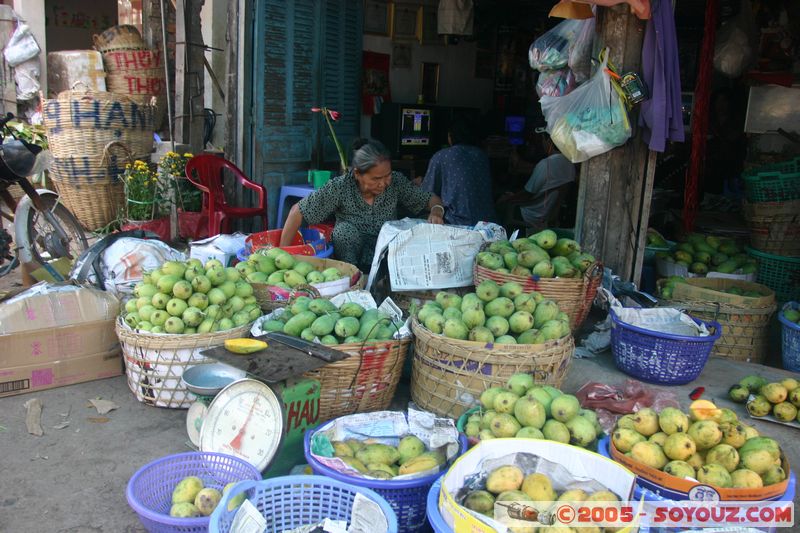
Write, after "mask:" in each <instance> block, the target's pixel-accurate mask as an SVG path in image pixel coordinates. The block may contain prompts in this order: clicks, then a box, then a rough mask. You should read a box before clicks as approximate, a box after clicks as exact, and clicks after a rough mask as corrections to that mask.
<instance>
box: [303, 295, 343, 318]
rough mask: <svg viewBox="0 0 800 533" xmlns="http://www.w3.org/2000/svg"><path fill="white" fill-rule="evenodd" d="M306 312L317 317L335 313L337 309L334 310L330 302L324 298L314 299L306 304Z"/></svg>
mask: <svg viewBox="0 0 800 533" xmlns="http://www.w3.org/2000/svg"><path fill="white" fill-rule="evenodd" d="M308 310H309V311H311V312H312V313H314V314H316V315H317V316H321V315H324V314H326V313H333V312H336V311H337V310H338V309H336V306H335V305H333V304H332V303H331V301H330V300H326V299H325V298H314V299H313V300H311V302H310V303H309V304H308Z"/></svg>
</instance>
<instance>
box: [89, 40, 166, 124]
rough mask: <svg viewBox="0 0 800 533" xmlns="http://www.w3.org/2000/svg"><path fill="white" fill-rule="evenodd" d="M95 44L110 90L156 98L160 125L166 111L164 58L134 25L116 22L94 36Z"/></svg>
mask: <svg viewBox="0 0 800 533" xmlns="http://www.w3.org/2000/svg"><path fill="white" fill-rule="evenodd" d="M94 47H95V49H96V50H97V51H98V52H100V53H101V54H102V55H103V66H104V68H105V71H106V88H107V90H108V91H109V92H112V93H119V94H129V95H133V96H138V97H146V98H153V97H155V98H156V116H155V119H156V120H155V124H156V127H158V126H160V125H161V122H162V121H163V118H164V111H165V103H166V100H165V95H166V83H165V76H164V58H163V56H162V54H161V52H160V51H158V50H151V49H149V48H147V46H145V44H144V40H143V39H142V36H141V34H140V33H139V30H138V29H136V27H134V26H129V25H121V26H113V27H111V28H109V29H107V30H106V31H104V32H103V33H101V34H100V35H95V36H94Z"/></svg>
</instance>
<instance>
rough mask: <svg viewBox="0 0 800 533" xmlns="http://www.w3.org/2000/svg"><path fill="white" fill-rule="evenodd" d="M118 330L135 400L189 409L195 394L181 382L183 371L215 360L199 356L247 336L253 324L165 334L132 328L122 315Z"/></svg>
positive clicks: (129, 384) (117, 326)
mask: <svg viewBox="0 0 800 533" xmlns="http://www.w3.org/2000/svg"><path fill="white" fill-rule="evenodd" d="M115 329H116V332H117V337H118V338H119V343H120V346H121V347H122V355H123V359H124V360H125V374H126V375H127V377H128V387H129V388H130V389H131V392H133V394H134V395H135V396H136V399H137V400H139V401H140V402H142V403H146V404H148V405H154V406H156V407H169V408H172V409H188V408H189V406H190V405H191V404H192V402H194V400H195V395H194V394H192V393H191V392H189V390H188V389H187V388H186V386H185V385H184V384H183V382H182V381H181V376H183V372H184V370H186V369H187V368H188V367H190V366H195V365H202V364H209V363H215V362H216V361H215V360H213V359H208V358H206V357H203V356H202V355H200V350H202V349H205V348H211V347H212V346H220V345H222V344H223V343H224V342H225V341H226V340H227V339H238V338H240V337H244V336H247V333H248V331H250V324H247V325H245V326H239V327H238V328H233V329H228V330H225V331H219V332H216V333H197V334H194V335H163V334H155V333H147V332H137V331H133V330H132V329H130V328H129V327H128V326H127V325H126V324H125V323H124V322H123V321H122V318H119V319H118V320H117V324H116V328H115Z"/></svg>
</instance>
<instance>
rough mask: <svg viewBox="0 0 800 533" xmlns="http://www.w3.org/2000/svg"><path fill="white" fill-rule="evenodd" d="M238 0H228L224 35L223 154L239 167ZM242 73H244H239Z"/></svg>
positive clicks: (241, 164)
mask: <svg viewBox="0 0 800 533" xmlns="http://www.w3.org/2000/svg"><path fill="white" fill-rule="evenodd" d="M239 16H240V11H239V0H232V1H229V2H228V31H227V35H226V41H227V44H226V51H225V54H226V56H227V67H226V72H225V81H224V83H225V154H226V156H227V157H228V158H229V159H230V160H231V161H233V162H234V163H236V165H237V166H239V167H240V168H241V167H243V166H244V165H243V161H242V159H241V154H240V152H241V143H240V140H239V130H240V129H241V128H240V123H239V102H240V100H239V90H240V84H239V72H238V69H239ZM241 74H242V75H243V74H244V73H241Z"/></svg>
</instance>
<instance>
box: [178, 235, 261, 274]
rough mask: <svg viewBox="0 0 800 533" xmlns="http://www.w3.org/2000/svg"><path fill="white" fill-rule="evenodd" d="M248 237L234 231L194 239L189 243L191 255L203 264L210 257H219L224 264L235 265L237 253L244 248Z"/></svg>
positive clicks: (226, 265)
mask: <svg viewBox="0 0 800 533" xmlns="http://www.w3.org/2000/svg"><path fill="white" fill-rule="evenodd" d="M246 238H247V236H246V235H243V234H241V233H234V234H233V235H215V236H214V237H209V238H207V239H202V240H199V241H192V242H190V243H189V257H190V258H192V259H197V260H199V261H201V262H202V263H203V264H205V262H206V261H208V260H209V259H217V260H219V261H220V262H221V263H222V266H225V267H228V266H233V265H234V264H235V262H236V261H235V259H236V253H237V252H238V251H239V250H241V249H242V248H244V244H245V239H246Z"/></svg>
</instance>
